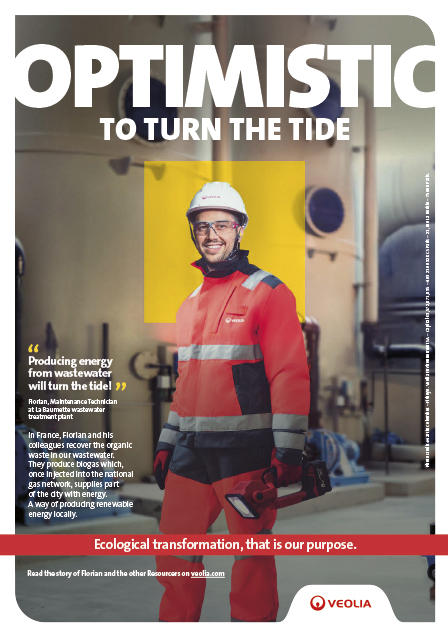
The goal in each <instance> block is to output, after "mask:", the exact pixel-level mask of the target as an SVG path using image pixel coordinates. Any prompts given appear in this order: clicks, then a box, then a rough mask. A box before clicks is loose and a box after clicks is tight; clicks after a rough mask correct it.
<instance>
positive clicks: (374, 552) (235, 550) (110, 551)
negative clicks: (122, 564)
mask: <svg viewBox="0 0 448 635" xmlns="http://www.w3.org/2000/svg"><path fill="white" fill-rule="evenodd" d="M136 554H141V555H145V556H148V555H162V554H165V555H194V554H202V555H251V554H253V555H273V556H286V555H295V556H303V555H310V556H319V555H331V556H337V555H344V556H348V555H350V556H388V555H390V556H393V555H397V556H405V555H448V535H446V534H436V535H426V534H423V535H422V534H417V535H413V534H409V535H408V534H358V535H349V534H345V535H339V534H336V535H321V534H318V535H297V534H280V535H269V536H267V535H260V534H256V535H252V534H250V535H249V534H238V535H230V534H225V535H212V534H207V535H203V534H201V535H162V534H152V535H147V534H142V535H136V534H132V535H99V534H87V535H86V534H81V535H80V534H46V535H41V534H37V535H36V534H27V535H22V534H3V535H0V555H48V556H56V555H57V556H59V555H67V556H70V555H72V556H75V555H86V556H87V555H90V556H93V555H95V556H103V555H136Z"/></svg>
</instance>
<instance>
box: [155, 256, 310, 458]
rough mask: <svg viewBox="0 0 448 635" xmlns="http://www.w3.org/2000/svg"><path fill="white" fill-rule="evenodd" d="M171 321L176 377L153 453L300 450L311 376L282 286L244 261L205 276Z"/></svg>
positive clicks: (292, 308)
mask: <svg viewBox="0 0 448 635" xmlns="http://www.w3.org/2000/svg"><path fill="white" fill-rule="evenodd" d="M194 265H196V266H198V265H197V263H194ZM176 321H177V340H178V356H179V363H178V371H179V377H178V379H177V382H176V391H175V393H174V399H173V403H172V406H171V409H170V415H169V418H168V422H167V423H166V424H165V426H164V428H163V430H162V433H161V435H160V439H159V445H158V449H163V448H166V447H170V446H172V445H174V444H175V443H176V442H178V443H181V444H184V445H189V446H193V447H253V444H256V445H261V444H266V445H268V444H270V445H273V444H275V446H276V448H277V449H278V450H293V451H301V450H303V448H304V442H305V433H306V430H307V422H308V412H309V373H308V365H307V359H306V353H305V346H304V341H303V335H302V329H301V326H300V322H299V320H298V317H297V313H296V303H295V298H294V295H293V294H292V293H291V291H290V290H289V289H288V288H287V287H286V285H285V284H283V283H282V282H281V280H279V279H278V278H276V277H275V276H273V275H271V274H269V273H268V272H266V271H263V270H261V269H259V268H258V267H256V266H254V265H251V264H249V263H248V261H247V256H245V257H242V258H240V260H239V262H238V265H237V269H236V270H234V271H232V272H231V273H230V274H228V275H224V276H223V277H211V276H210V275H205V276H204V281H203V283H202V284H201V285H200V286H199V287H198V288H197V289H196V290H195V291H193V293H192V294H191V295H190V296H189V297H188V298H187V299H186V300H185V301H184V302H183V304H182V305H181V307H180V309H179V311H178V313H177V317H176Z"/></svg>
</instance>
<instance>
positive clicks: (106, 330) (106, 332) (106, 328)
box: [102, 322, 112, 432]
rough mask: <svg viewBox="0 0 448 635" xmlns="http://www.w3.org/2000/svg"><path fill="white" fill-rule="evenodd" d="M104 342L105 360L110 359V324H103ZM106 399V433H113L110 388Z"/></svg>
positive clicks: (110, 381) (109, 382)
mask: <svg viewBox="0 0 448 635" xmlns="http://www.w3.org/2000/svg"><path fill="white" fill-rule="evenodd" d="M102 340H103V342H102V343H103V353H102V358H103V359H109V323H108V322H103V325H102ZM107 384H108V386H109V385H112V375H111V376H110V377H109V381H108V382H107ZM104 398H105V399H106V404H105V406H104V431H105V432H112V426H111V418H112V417H111V407H110V405H109V404H108V403H107V402H108V401H109V400H110V398H111V391H110V388H109V387H108V388H107V389H106V390H105V391H104Z"/></svg>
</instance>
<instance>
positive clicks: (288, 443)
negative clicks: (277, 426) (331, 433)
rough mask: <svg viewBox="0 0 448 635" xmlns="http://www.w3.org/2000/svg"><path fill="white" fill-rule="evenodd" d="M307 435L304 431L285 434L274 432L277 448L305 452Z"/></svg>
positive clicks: (278, 431)
mask: <svg viewBox="0 0 448 635" xmlns="http://www.w3.org/2000/svg"><path fill="white" fill-rule="evenodd" d="M305 439H306V437H305V433H304V432H302V431H300V432H299V431H297V432H285V431H284V430H274V443H275V447H276V448H285V449H286V450H288V449H294V450H303V449H304V447H305Z"/></svg>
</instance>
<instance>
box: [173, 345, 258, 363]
mask: <svg viewBox="0 0 448 635" xmlns="http://www.w3.org/2000/svg"><path fill="white" fill-rule="evenodd" d="M178 353H179V361H180V362H188V361H189V360H190V359H235V360H240V361H241V360H256V359H263V353H262V352H261V348H260V346H259V345H258V344H191V345H190V346H180V347H179V350H178Z"/></svg>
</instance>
